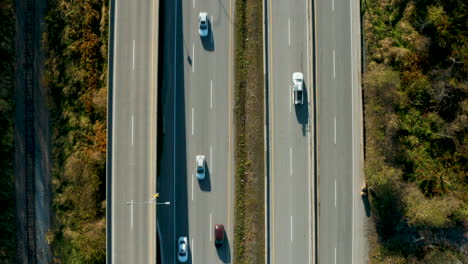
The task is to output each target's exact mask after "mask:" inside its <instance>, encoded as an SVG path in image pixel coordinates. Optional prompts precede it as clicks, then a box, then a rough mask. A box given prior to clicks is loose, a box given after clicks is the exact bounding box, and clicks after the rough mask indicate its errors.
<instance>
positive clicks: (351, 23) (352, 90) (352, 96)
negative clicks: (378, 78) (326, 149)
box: [349, 1, 355, 263]
mask: <svg viewBox="0 0 468 264" xmlns="http://www.w3.org/2000/svg"><path fill="white" fill-rule="evenodd" d="M349 19H350V23H349V25H350V30H351V31H350V42H351V45H350V46H351V53H350V54H351V68H350V69H351V129H352V131H351V138H352V140H351V141H352V144H351V146H352V147H351V151H352V152H353V153H352V155H351V157H352V165H351V166H352V174H353V180H352V182H353V190H352V192H351V202H352V204H353V217H352V218H351V226H352V227H351V230H352V235H351V263H354V200H353V197H354V190H355V188H354V177H355V176H354V144H355V143H354V114H353V111H354V75H353V69H354V68H353V66H354V65H353V59H352V58H353V57H354V56H353V3H352V1H350V3H349Z"/></svg>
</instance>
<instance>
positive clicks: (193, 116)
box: [192, 107, 195, 136]
mask: <svg viewBox="0 0 468 264" xmlns="http://www.w3.org/2000/svg"><path fill="white" fill-rule="evenodd" d="M194 112H195V109H193V107H192V136H193V130H194V128H193V127H194V124H195V123H194V121H193V119H194V118H195V114H194Z"/></svg>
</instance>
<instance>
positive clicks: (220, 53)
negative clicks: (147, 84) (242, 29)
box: [158, 0, 233, 263]
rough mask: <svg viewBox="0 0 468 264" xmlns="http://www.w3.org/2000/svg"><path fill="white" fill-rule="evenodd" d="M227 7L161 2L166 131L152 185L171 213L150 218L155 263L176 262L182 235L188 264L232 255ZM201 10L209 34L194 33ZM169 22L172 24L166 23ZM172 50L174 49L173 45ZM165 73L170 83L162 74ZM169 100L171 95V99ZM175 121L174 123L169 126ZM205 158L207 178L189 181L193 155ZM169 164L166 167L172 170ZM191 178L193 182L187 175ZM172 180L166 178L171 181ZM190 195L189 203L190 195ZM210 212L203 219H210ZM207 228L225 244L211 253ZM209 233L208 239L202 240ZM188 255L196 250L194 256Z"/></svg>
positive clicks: (222, 4) (221, 3)
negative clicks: (221, 231) (155, 232)
mask: <svg viewBox="0 0 468 264" xmlns="http://www.w3.org/2000/svg"><path fill="white" fill-rule="evenodd" d="M230 6H231V2H230V1H228V0H223V1H218V0H211V1H203V2H201V1H197V2H196V3H195V4H194V3H193V2H192V1H170V3H166V6H165V12H166V13H167V14H175V15H168V16H166V17H165V21H166V26H165V31H164V32H165V33H164V34H165V36H167V35H170V36H174V34H176V35H175V36H174V38H172V37H171V39H168V40H167V42H166V41H165V44H164V46H165V51H164V53H165V54H175V55H174V56H168V55H166V56H165V57H164V64H165V65H168V66H169V65H171V66H173V69H174V70H172V71H171V70H166V71H165V73H164V76H163V91H162V93H163V94H164V95H165V96H167V101H171V102H172V101H173V100H174V103H173V104H170V103H167V101H166V102H163V112H164V116H165V117H167V118H164V120H165V126H166V127H171V129H170V130H171V131H167V135H168V137H167V138H166V139H165V142H164V143H163V144H164V149H163V162H162V163H161V165H162V167H161V173H160V176H161V177H160V179H159V180H158V186H160V187H161V188H162V189H161V191H160V192H163V191H165V190H167V189H169V190H171V191H169V192H167V191H166V194H165V197H167V198H168V199H170V200H172V201H174V200H175V201H176V203H175V208H172V210H174V211H173V213H172V212H170V213H165V212H162V213H161V214H158V221H159V224H160V225H161V226H162V225H163V224H164V225H169V226H170V225H171V223H170V221H171V219H173V220H174V222H175V225H174V226H172V227H173V229H172V230H169V229H170V228H168V229H165V230H161V239H162V240H163V241H164V242H163V244H164V246H163V249H162V251H163V255H164V256H163V260H164V261H167V263H175V262H176V252H175V244H176V239H177V237H178V236H181V235H184V236H188V237H189V241H191V243H196V244H197V246H196V248H195V247H194V246H193V245H191V246H190V260H189V261H191V262H192V263H228V262H230V261H231V252H232V239H233V237H232V212H233V210H232V204H233V199H232V197H233V178H232V171H231V170H232V168H231V167H230V163H232V153H231V151H232V142H231V141H232V137H231V136H230V135H231V133H230V128H231V125H230V122H231V120H232V116H231V115H232V106H231V103H230V101H231V86H230V78H231V74H230V72H231V71H232V66H231V65H232V63H231V62H232V59H231V57H230V56H231V54H232V51H231V37H230V35H231V34H232V30H231V26H232V25H231V24H230V21H231V19H230ZM202 11H203V12H208V17H209V18H210V29H211V30H210V33H209V35H208V37H207V38H206V39H201V38H200V36H199V34H198V14H199V12H202ZM174 18H175V19H176V21H174V20H173V19H174ZM174 47H175V50H173V48H174ZM166 61H167V62H166ZM166 74H167V76H171V77H170V78H168V77H165V76H166ZM174 95H175V98H174ZM174 121H175V122H174ZM196 155H205V157H206V165H207V175H206V178H205V179H204V180H201V181H199V180H198V179H197V178H196V176H195V157H196ZM172 164H173V165H172ZM191 177H195V178H191ZM172 179H173V180H174V181H173V182H172ZM192 197H193V198H192ZM210 215H211V217H210ZM214 224H224V226H225V228H226V237H227V243H226V244H225V246H224V247H222V248H221V249H219V250H217V249H216V248H215V247H214V244H213V241H212V237H211V236H212V235H213V234H212V229H213V228H214ZM210 234H211V236H210ZM195 250H196V251H195Z"/></svg>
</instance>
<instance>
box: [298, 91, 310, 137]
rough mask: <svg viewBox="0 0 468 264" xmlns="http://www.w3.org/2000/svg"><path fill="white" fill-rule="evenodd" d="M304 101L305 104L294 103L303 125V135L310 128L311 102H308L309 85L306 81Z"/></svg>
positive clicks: (299, 120) (300, 122)
mask: <svg viewBox="0 0 468 264" xmlns="http://www.w3.org/2000/svg"><path fill="white" fill-rule="evenodd" d="M303 87H304V95H303V96H304V98H303V99H304V103H303V104H295V105H294V110H295V111H296V119H297V122H299V124H301V125H302V135H303V136H306V135H307V129H308V124H309V104H308V103H307V102H308V98H309V96H308V92H307V86H306V85H305V83H304V86H303Z"/></svg>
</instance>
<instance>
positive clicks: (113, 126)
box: [106, 0, 119, 263]
mask: <svg viewBox="0 0 468 264" xmlns="http://www.w3.org/2000/svg"><path fill="white" fill-rule="evenodd" d="M118 2H119V1H118V0H115V8H114V10H115V14H114V39H113V42H114V43H113V44H114V54H113V55H114V65H113V72H114V73H113V74H112V83H113V85H114V87H113V89H112V91H113V96H112V116H113V117H115V116H116V115H115V111H116V110H115V109H116V103H115V98H117V95H116V91H117V89H115V84H116V77H115V76H116V74H115V68H116V65H117V64H116V63H115V61H116V59H115V53H116V52H115V51H116V50H117V42H118V41H117V39H118V38H117V34H118V32H119V31H118V30H117V25H118V23H115V21H119V20H118V19H117V17H118V16H117V15H118V10H119V9H118V8H117V6H118ZM115 123H116V122H115V118H114V120H113V122H112V131H115V126H116V125H115ZM114 157H115V140H112V159H114ZM114 172H115V162H112V166H111V179H112V183H115V177H114V176H115V173H114ZM114 186H115V185H114V184H112V187H111V188H112V190H111V202H110V203H109V205H111V206H112V207H114V208H115V205H114V204H115V192H114V190H113V189H114ZM106 211H107V210H106ZM111 219H115V210H113V208H111ZM114 234H115V223H113V222H112V223H111V237H112V240H111V247H112V249H111V253H112V254H111V256H108V257H109V258H111V263H115V261H114V260H115V256H114V253H115V240H114ZM106 239H107V238H106Z"/></svg>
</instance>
